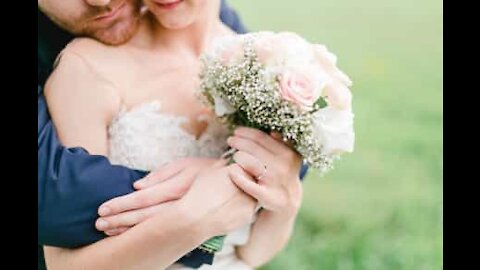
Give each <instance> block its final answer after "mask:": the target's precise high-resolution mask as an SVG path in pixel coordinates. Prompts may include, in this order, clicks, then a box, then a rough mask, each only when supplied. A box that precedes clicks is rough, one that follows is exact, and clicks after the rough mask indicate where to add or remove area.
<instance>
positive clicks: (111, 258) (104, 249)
mask: <svg viewBox="0 0 480 270" xmlns="http://www.w3.org/2000/svg"><path fill="white" fill-rule="evenodd" d="M177 203H178V201H175V202H173V203H169V204H164V205H162V206H161V207H164V209H163V210H162V214H161V215H160V216H158V215H157V216H154V217H152V218H150V219H148V220H146V221H144V222H143V223H141V224H139V225H137V226H135V227H133V228H131V229H130V230H128V231H126V232H125V233H123V234H121V235H119V236H112V237H108V238H105V239H103V240H101V241H98V242H96V243H94V244H91V245H89V246H86V247H82V248H78V249H72V250H71V249H63V248H56V247H47V246H46V247H44V251H45V261H46V264H47V268H48V269H52V270H55V269H71V270H75V269H92V270H94V269H101V270H103V269H145V270H147V269H165V268H166V267H167V266H169V265H171V264H173V263H174V262H175V261H177V260H178V259H179V258H180V257H181V256H182V255H183V254H186V253H188V252H189V251H190V250H192V247H194V246H198V245H200V244H201V243H202V242H204V241H205V240H207V239H208V237H207V236H205V234H204V232H203V231H204V230H203V229H202V227H201V226H199V225H198V224H199V223H198V222H197V221H194V219H190V218H189V217H190V216H191V215H190V214H189V213H188V212H184V211H182V210H179V208H180V209H181V207H178V206H179V205H176V204H177ZM196 229H198V230H196ZM185 232H188V237H185Z"/></svg>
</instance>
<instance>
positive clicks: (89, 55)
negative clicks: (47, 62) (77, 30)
mask: <svg viewBox="0 0 480 270" xmlns="http://www.w3.org/2000/svg"><path fill="white" fill-rule="evenodd" d="M106 51H108V48H107V45H104V44H103V43H101V42H99V41H97V40H95V39H92V38H86V37H81V38H75V39H73V40H72V41H71V42H70V43H68V44H67V45H66V46H65V48H63V50H62V51H61V52H60V53H59V54H58V56H57V59H56V61H55V64H54V66H57V65H58V63H59V62H60V61H61V60H62V59H66V58H69V59H70V58H71V57H69V56H72V55H73V56H76V57H78V58H81V59H82V60H84V61H87V62H95V60H96V59H98V57H99V56H100V55H105V53H106ZM65 56H67V57H65ZM62 61H69V60H62Z"/></svg>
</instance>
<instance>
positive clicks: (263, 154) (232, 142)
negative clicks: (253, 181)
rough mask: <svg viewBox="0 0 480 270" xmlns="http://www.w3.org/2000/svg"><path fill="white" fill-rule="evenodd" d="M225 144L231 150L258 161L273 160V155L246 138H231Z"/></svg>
mask: <svg viewBox="0 0 480 270" xmlns="http://www.w3.org/2000/svg"><path fill="white" fill-rule="evenodd" d="M227 143H228V145H229V146H230V147H232V148H235V149H237V150H239V151H243V152H246V153H248V154H250V155H252V156H254V157H256V158H258V159H260V160H265V161H267V162H269V161H271V160H273V159H274V156H275V154H274V153H272V152H270V151H268V150H267V149H265V147H263V146H261V145H259V144H258V143H256V142H255V141H254V140H251V139H248V138H244V137H239V136H232V137H230V138H228V140H227Z"/></svg>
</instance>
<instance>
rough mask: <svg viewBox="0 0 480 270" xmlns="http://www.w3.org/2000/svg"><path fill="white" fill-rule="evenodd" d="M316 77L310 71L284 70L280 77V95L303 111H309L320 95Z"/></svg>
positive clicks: (320, 90)
mask: <svg viewBox="0 0 480 270" xmlns="http://www.w3.org/2000/svg"><path fill="white" fill-rule="evenodd" d="M324 85H325V84H323V85H321V84H320V81H319V80H318V77H317V76H315V73H313V72H312V69H310V70H305V69H303V70H302V69H294V70H288V69H287V70H286V71H285V72H283V73H282V74H281V75H280V95H281V96H282V97H283V98H284V99H285V100H288V101H291V102H293V103H295V104H296V105H298V106H300V107H301V108H302V109H304V110H310V109H311V108H312V106H313V104H314V103H315V102H316V101H317V100H318V98H319V97H320V95H321V94H322V88H323V87H324Z"/></svg>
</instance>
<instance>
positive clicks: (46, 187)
mask: <svg viewBox="0 0 480 270" xmlns="http://www.w3.org/2000/svg"><path fill="white" fill-rule="evenodd" d="M124 3H125V4H124ZM38 4H39V12H38V234H39V237H38V244H39V267H44V266H43V265H44V262H43V261H42V260H43V252H42V248H41V245H50V246H58V247H66V248H75V247H80V246H83V245H87V244H91V243H94V242H96V241H98V240H101V239H102V238H104V237H106V235H105V234H104V233H103V232H100V231H98V230H96V229H95V227H94V225H93V224H95V220H96V218H97V217H98V214H97V209H98V207H99V206H100V205H101V204H102V203H104V202H105V201H109V200H111V199H113V198H118V199H116V200H115V203H116V204H115V205H117V206H118V207H116V208H114V209H109V210H110V211H113V212H115V211H117V212H118V211H122V210H125V209H131V208H135V209H137V210H133V211H128V212H125V213H126V214H127V215H123V217H126V216H128V215H130V217H138V216H142V215H139V214H138V213H141V209H142V208H146V207H148V206H151V202H152V201H154V202H156V203H162V201H161V200H159V198H162V197H163V198H164V197H166V196H167V195H168V196H169V198H170V199H175V197H173V198H172V196H171V194H175V196H177V198H178V197H181V196H182V195H183V194H182V193H178V191H176V190H173V189H172V187H168V186H166V185H162V184H161V183H160V184H157V187H156V188H155V190H154V191H155V192H152V190H150V192H142V191H136V192H134V189H133V183H134V182H135V181H136V180H138V179H141V178H143V177H145V176H146V175H147V173H148V172H142V171H135V170H129V169H127V168H125V167H121V166H112V165H111V164H110V163H109V162H108V160H107V159H106V158H105V157H102V156H92V155H89V154H88V153H87V152H86V151H85V150H84V149H81V148H73V149H67V148H65V147H63V146H62V145H61V144H60V143H59V141H58V137H57V134H56V132H55V129H54V126H53V123H52V122H51V120H50V117H49V114H48V111H47V107H46V104H45V100H44V96H43V92H42V86H43V85H44V83H45V81H46V79H47V77H48V75H49V74H50V72H51V71H52V67H53V63H54V60H55V57H56V55H57V54H58V53H59V52H60V50H61V49H62V48H63V47H64V46H65V45H66V44H67V43H68V42H69V41H70V40H71V39H72V38H73V37H74V36H89V37H92V38H95V39H97V40H99V41H101V42H104V43H106V44H110V45H118V44H122V43H124V42H126V41H127V40H128V39H129V38H130V37H131V36H132V35H133V34H134V33H135V31H136V27H137V23H138V18H139V16H140V7H141V6H140V5H141V1H139V0H126V1H120V0H119V1H116V0H71V1H64V0H39V1H38ZM40 10H41V11H40ZM105 16H107V17H110V18H109V20H103V21H102V20H96V18H99V17H105ZM220 17H221V19H222V21H223V22H224V23H225V24H227V25H228V26H230V27H231V28H232V29H233V30H235V31H236V32H238V33H244V32H245V28H244V27H243V25H242V23H241V21H240V20H239V18H238V16H237V14H236V13H235V11H233V10H232V9H230V8H229V7H228V6H227V5H226V3H225V1H222V6H221V12H220ZM105 21H106V22H105ZM62 29H63V30H62ZM179 166H180V168H177V170H179V171H181V170H182V169H185V170H186V169H189V168H194V167H198V166H199V164H198V162H197V161H196V160H189V161H186V162H183V163H182V164H180V165H179ZM304 173H305V170H303V172H302V176H303V174H304ZM186 176H187V175H186ZM161 177H162V172H161V171H160V172H152V173H151V174H150V177H149V180H151V179H152V178H161ZM188 177H191V178H192V177H194V176H193V175H192V174H189V176H188ZM159 180H161V179H159ZM191 182H192V181H185V183H191ZM186 188H188V187H186ZM152 189H153V188H152ZM127 194H130V195H127ZM124 195H127V196H124ZM121 196H123V197H121ZM168 196H167V197H168ZM136 202H150V204H147V203H140V204H138V203H137V204H136V205H135V207H131V205H132V203H136ZM128 205H130V206H128ZM235 210H236V209H232V211H233V212H234V211H235ZM143 216H144V215H143ZM141 221H142V220H141V219H138V220H137V222H141ZM121 225H122V224H121V222H119V225H118V226H119V227H121ZM97 227H100V226H99V224H98V223H97ZM99 229H101V228H99ZM211 260H212V257H211V256H205V254H203V253H201V252H199V251H198V250H195V251H194V252H192V253H191V255H189V256H185V257H183V258H182V259H180V262H181V263H183V264H185V265H187V266H191V267H199V266H200V265H201V264H203V263H210V262H211Z"/></svg>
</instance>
